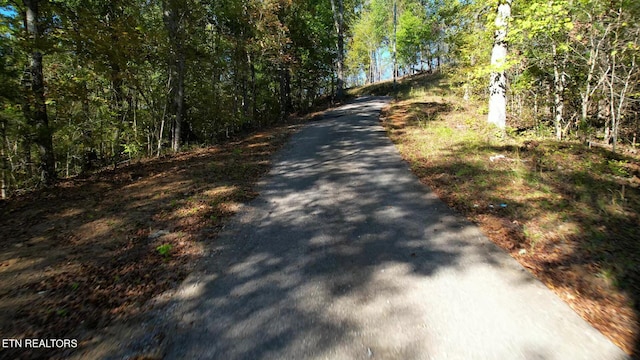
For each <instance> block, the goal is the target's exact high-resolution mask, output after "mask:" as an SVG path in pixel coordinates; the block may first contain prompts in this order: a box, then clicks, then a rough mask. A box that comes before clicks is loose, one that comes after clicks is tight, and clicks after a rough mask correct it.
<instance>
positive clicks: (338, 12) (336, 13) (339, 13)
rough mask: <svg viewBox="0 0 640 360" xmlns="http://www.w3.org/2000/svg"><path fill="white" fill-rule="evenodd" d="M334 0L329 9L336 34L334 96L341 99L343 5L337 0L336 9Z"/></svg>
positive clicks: (342, 87)
mask: <svg viewBox="0 0 640 360" xmlns="http://www.w3.org/2000/svg"><path fill="white" fill-rule="evenodd" d="M335 2H336V0H331V10H332V11H333V20H334V24H335V27H336V32H337V34H338V64H337V67H338V69H337V70H338V71H337V72H338V82H337V84H336V85H337V86H336V88H337V91H336V97H337V98H338V100H342V98H343V97H344V6H343V0H338V8H337V9H336V3H335Z"/></svg>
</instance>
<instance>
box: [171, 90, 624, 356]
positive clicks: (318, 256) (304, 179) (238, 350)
mask: <svg viewBox="0 0 640 360" xmlns="http://www.w3.org/2000/svg"><path fill="white" fill-rule="evenodd" d="M388 102H389V99H388V98H381V97H362V98H359V99H357V100H355V101H354V102H352V103H350V104H348V105H345V106H342V107H340V108H338V109H336V110H334V111H332V112H330V113H328V114H327V115H326V116H325V119H323V120H321V121H315V122H312V123H310V124H308V125H307V126H305V127H304V128H303V129H302V130H301V131H299V132H298V133H297V134H295V135H294V136H293V137H292V139H291V141H290V142H289V144H288V145H287V146H286V147H285V148H284V149H283V150H282V151H281V152H280V153H279V154H278V156H277V157H276V159H275V161H274V166H273V168H272V170H271V172H270V173H269V174H268V176H267V177H266V178H265V179H264V180H263V181H262V183H261V184H260V186H259V192H260V196H259V197H258V198H256V199H255V200H254V201H252V202H251V203H249V204H248V205H246V206H244V207H243V208H242V209H241V211H240V213H239V214H238V216H236V217H235V218H234V219H233V220H232V221H231V223H230V224H229V225H228V226H227V227H226V228H225V230H224V231H223V233H222V234H221V236H220V238H219V239H217V240H215V242H214V243H213V244H211V245H210V249H209V254H210V256H209V257H208V258H207V259H206V260H205V262H204V264H203V266H202V268H201V270H199V271H197V272H195V273H194V274H193V275H192V276H190V277H189V278H188V279H187V280H186V281H185V283H184V284H183V285H182V286H181V289H180V290H179V291H178V292H177V294H176V295H175V297H174V299H173V302H172V305H171V306H170V307H169V309H170V312H168V313H167V314H165V315H164V317H165V321H166V324H165V325H164V326H165V329H167V330H166V334H165V345H166V349H165V350H166V351H165V354H164V355H165V358H166V359H225V360H232V359H252V360H253V359H465V360H467V359H509V360H513V359H549V360H550V359H558V360H560V359H562V360H565V359H613V360H615V359H626V358H627V357H626V356H625V354H624V353H623V352H622V351H621V350H620V349H619V348H617V347H616V346H615V345H613V344H612V343H611V342H609V341H608V340H607V339H606V338H605V337H604V336H603V335H601V334H600V333H599V332H598V331H596V330H595V329H593V328H592V327H591V326H590V325H589V324H587V323H586V322H585V321H584V320H582V319H581V318H580V317H579V316H578V315H576V314H575V313H574V312H573V311H572V310H571V309H570V308H569V307H568V306H567V305H566V304H565V303H563V302H562V301H561V300H560V299H559V298H558V297H556V296H555V295H554V294H553V293H552V292H551V291H550V290H549V289H547V288H546V287H545V286H544V285H542V284H541V283H540V282H538V281H537V280H535V279H534V278H533V277H532V276H531V275H530V274H529V273H527V272H526V271H525V270H524V269H523V268H522V267H521V266H520V265H519V264H517V263H516V262H515V261H514V260H513V259H512V258H511V257H510V256H509V255H507V254H506V253H504V252H503V251H501V250H500V249H498V248H497V247H496V246H495V245H493V244H492V243H491V242H490V241H489V240H488V239H487V238H486V237H484V236H483V235H482V234H481V233H480V231H479V230H478V228H477V227H476V226H474V225H472V224H470V223H469V222H467V221H466V220H464V219H463V218H462V217H461V216H459V215H458V214H456V213H454V212H453V211H451V210H450V209H448V208H447V206H446V205H444V204H443V203H442V202H441V201H440V200H439V199H438V198H437V197H436V196H435V195H434V194H433V193H432V192H431V191H430V190H429V189H428V188H427V187H425V186H424V185H422V184H421V183H420V182H419V181H418V179H417V178H416V177H415V176H414V175H412V174H411V172H410V171H409V169H408V168H407V164H406V163H405V162H403V161H402V159H401V158H400V156H399V154H398V152H397V151H396V149H395V148H394V146H393V144H392V143H391V142H390V141H389V139H388V138H387V137H386V134H385V132H384V130H383V128H382V127H381V126H380V125H379V122H378V117H379V113H380V109H381V108H382V107H383V106H384V105H385V104H387V103H388Z"/></svg>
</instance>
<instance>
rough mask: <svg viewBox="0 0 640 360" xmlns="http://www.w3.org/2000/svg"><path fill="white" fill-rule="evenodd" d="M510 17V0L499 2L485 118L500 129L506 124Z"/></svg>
mask: <svg viewBox="0 0 640 360" xmlns="http://www.w3.org/2000/svg"><path fill="white" fill-rule="evenodd" d="M510 17H511V0H505V1H504V2H501V3H499V5H498V15H497V16H496V22H495V24H496V32H495V37H494V42H493V50H492V52H491V67H492V72H491V79H490V82H489V115H488V116H487V120H488V122H489V123H491V124H495V125H496V126H497V127H498V128H500V129H504V128H505V127H506V125H507V76H506V73H505V69H504V67H505V63H506V60H507V24H508V22H509V18H510Z"/></svg>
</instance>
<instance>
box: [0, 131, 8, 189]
mask: <svg viewBox="0 0 640 360" xmlns="http://www.w3.org/2000/svg"><path fill="white" fill-rule="evenodd" d="M0 141H2V144H0V158H1V159H0V161H1V163H0V164H1V165H2V168H0V171H1V172H2V174H1V175H2V176H1V180H2V184H1V188H0V196H1V198H2V199H6V198H7V197H8V196H9V176H8V174H9V161H8V160H7V156H8V152H9V151H8V149H6V146H7V122H6V121H5V120H4V119H3V120H2V122H1V123H0Z"/></svg>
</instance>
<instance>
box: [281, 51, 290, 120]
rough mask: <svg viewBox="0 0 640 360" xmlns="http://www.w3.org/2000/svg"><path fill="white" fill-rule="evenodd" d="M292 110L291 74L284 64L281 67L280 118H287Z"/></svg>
mask: <svg viewBox="0 0 640 360" xmlns="http://www.w3.org/2000/svg"><path fill="white" fill-rule="evenodd" d="M290 110H291V74H290V73H289V69H288V68H287V67H286V66H285V65H284V64H283V65H281V68H280V120H282V121H284V120H286V119H287V115H288V114H289V111H290Z"/></svg>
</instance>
